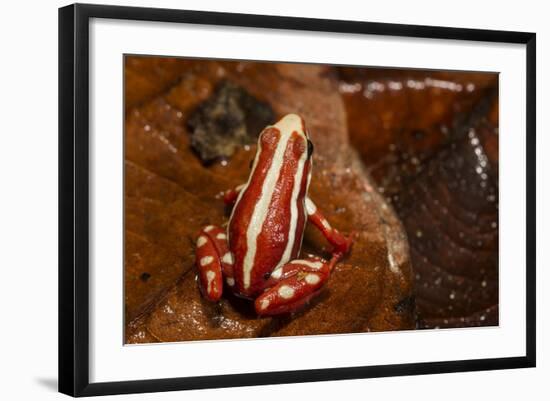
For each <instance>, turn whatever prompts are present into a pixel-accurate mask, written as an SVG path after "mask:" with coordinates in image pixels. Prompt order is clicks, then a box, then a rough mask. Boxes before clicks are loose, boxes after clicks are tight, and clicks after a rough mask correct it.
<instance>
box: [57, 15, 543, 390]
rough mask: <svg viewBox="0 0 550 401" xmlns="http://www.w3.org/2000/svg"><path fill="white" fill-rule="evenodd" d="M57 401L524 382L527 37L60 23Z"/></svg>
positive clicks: (531, 153)
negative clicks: (366, 383) (296, 387)
mask: <svg viewBox="0 0 550 401" xmlns="http://www.w3.org/2000/svg"><path fill="white" fill-rule="evenodd" d="M59 113H60V114H59V150H60V152H59V188H60V189H59V216H60V217H59V233H60V234H59V389H60V391H61V392H63V393H66V394H70V395H73V396H91V395H103V394H117V393H133V392H151V391H168V390H184V389H199V388H209V387H226V386H247V385H258V384H276V383H291V382H306V381H321V380H342V379H354V378H369V377H380V376H395V375H416V374H427V373H439V372H459V371H472V370H487V369H510V368H522V367H532V366H535V34H533V33H523V32H507V31H487V30H472V29H459V28H444V27H429V26H413V25H396V24H390V23H388V24H386V23H369V22H357V21H335V20H319V19H307V18H293V17H278V16H263V15H243V14H231V13H213V12H201V11H183V10H167V9H148V8H135V7H114V6H99V5H83V4H78V5H70V6H67V7H64V8H61V9H60V10H59Z"/></svg>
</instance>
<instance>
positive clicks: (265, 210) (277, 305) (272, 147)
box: [195, 114, 355, 316]
mask: <svg viewBox="0 0 550 401" xmlns="http://www.w3.org/2000/svg"><path fill="white" fill-rule="evenodd" d="M313 152H314V145H313V142H312V140H311V138H310V134H309V131H308V130H307V128H306V124H305V121H304V119H303V118H302V117H301V116H299V115H298V114H287V115H285V116H283V117H282V118H281V119H280V120H279V121H277V122H276V123H275V124H273V125H268V126H267V127H265V128H264V129H263V130H262V132H261V133H260V134H259V136H258V143H257V148H256V154H255V156H254V159H253V161H252V162H251V168H250V173H249V176H248V180H247V181H246V183H244V184H241V185H239V186H237V187H236V188H234V189H230V190H228V191H226V192H225V193H224V196H223V199H224V202H225V204H226V205H228V207H229V208H231V214H230V217H229V221H228V223H227V225H226V227H221V226H217V225H212V224H210V225H207V226H205V227H203V228H202V229H201V230H200V232H199V234H198V236H197V239H196V243H195V245H196V246H195V265H196V268H197V281H198V286H199V289H200V292H201V293H202V295H203V297H204V298H205V299H206V300H208V301H210V302H218V301H219V300H220V299H221V297H222V295H223V293H224V291H229V292H231V293H232V294H233V295H235V296H237V297H240V298H245V299H249V300H251V301H253V302H254V310H255V312H256V313H257V315H258V316H275V315H282V314H287V313H292V312H295V311H298V310H300V309H301V308H303V307H304V306H305V305H307V304H308V303H309V302H310V301H311V300H312V299H313V298H314V297H316V296H317V295H318V294H319V293H320V292H321V290H322V289H323V287H324V286H325V285H326V284H327V282H328V279H329V277H330V275H331V273H332V272H333V271H334V268H335V266H336V264H337V263H338V262H339V261H340V260H341V259H342V258H343V257H344V256H345V255H346V254H347V253H349V252H350V249H351V246H352V243H353V241H354V235H355V234H354V233H353V232H352V233H350V234H349V235H348V236H345V235H344V234H342V233H341V232H340V231H338V230H337V229H336V228H334V227H332V225H331V224H330V223H329V222H328V220H327V219H326V218H325V217H324V215H323V214H322V213H321V211H320V210H319V208H318V207H317V205H316V204H315V203H314V202H313V201H312V200H311V198H310V197H309V195H308V191H309V187H310V183H311V177H312V166H313ZM307 223H311V224H312V225H313V226H314V227H316V228H317V229H318V230H319V231H320V232H321V233H322V235H323V236H324V237H325V238H326V239H327V241H328V242H329V243H330V244H331V246H332V249H331V251H330V255H331V258H330V260H326V259H323V258H321V257H317V256H311V255H308V256H307V257H301V258H299V255H300V252H301V248H302V242H303V238H304V231H305V227H306V224H307Z"/></svg>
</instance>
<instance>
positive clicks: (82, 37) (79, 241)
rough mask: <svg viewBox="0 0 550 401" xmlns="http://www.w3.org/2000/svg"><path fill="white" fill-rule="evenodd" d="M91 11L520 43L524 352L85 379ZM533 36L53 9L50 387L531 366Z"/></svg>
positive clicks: (212, 384) (101, 9) (145, 388)
mask: <svg viewBox="0 0 550 401" xmlns="http://www.w3.org/2000/svg"><path fill="white" fill-rule="evenodd" d="M91 18H107V19H120V20H140V21H161V22H179V23H191V24H206V25H218V26H240V27H253V28H275V29H285V30H305V31H322V32H337V33H354V34H369V35H385V36H401V37H415V38H432V39H433V38H437V39H454V40H468V41H485V42H499V43H516V44H524V45H525V46H526V54H527V57H526V60H525V61H526V68H527V70H526V71H527V82H526V86H527V91H526V100H527V102H526V103H527V110H526V113H527V115H526V117H527V126H526V132H527V136H526V145H527V159H526V160H527V177H526V178H527V182H526V185H527V193H526V200H527V214H526V216H527V219H526V229H527V244H526V250H527V258H526V275H527V276H526V300H527V302H526V303H527V310H526V316H527V324H526V327H525V330H526V355H525V356H521V357H509V358H495V359H476V360H456V361H445V362H428V363H407V364H397V365H382V366H356V367H347V368H331V369H315V370H298V371H284V372H262V373H251V374H231V375H220V376H201V377H181V378H166V379H154V380H135V381H123V382H103V383H90V381H89V338H88V329H89V315H88V310H89V291H88V284H89V270H88V269H89V266H88V260H89V259H88V256H89V232H88V229H89V222H88V219H89V179H88V177H89V175H88V173H89V145H88V144H89V142H88V139H89V132H88V123H89V121H88V106H89V105H88V95H89V81H88V61H89V36H88V35H89V33H88V28H89V22H90V19H91ZM535 65H536V35H535V33H527V32H509V31H494V30H479V29H463V28H447V27H434V26H416V25H401V24H387V23H372V22H358V21H337V20H324V19H310V18H295V17H279V16H266V15H246V14H232V13H219V12H202V11H184V10H172V9H156V8H138V7H121V6H105V5H87V4H75V5H69V6H66V7H63V8H60V9H59V391H60V392H62V393H65V394H68V395H72V396H95V395H107V394H123V393H141V392H156V391H172V390H188V389H202V388H216V387H236V386H251V385H264V384H280V383H294V382H315V381H324V380H345V379H358V378H371V377H382V376H399V375H420V374H433V373H448V372H463V371H480V370H493V369H512V368H526V367H534V366H535V363H536V357H535V355H536V338H535V331H536V330H535V327H536V326H535V325H536V320H535V267H536V261H535V241H536V238H535V235H536V232H535V231H536V226H535V224H536V223H535V221H536V216H535V213H536V205H535V163H536V162H535V119H536V115H535V110H536V105H535V101H536V93H535V91H536V70H535V68H536V67H535Z"/></svg>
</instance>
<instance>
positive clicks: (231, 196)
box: [223, 184, 246, 206]
mask: <svg viewBox="0 0 550 401" xmlns="http://www.w3.org/2000/svg"><path fill="white" fill-rule="evenodd" d="M245 185H246V184H241V185H238V186H237V187H235V188H233V189H229V190H227V191H225V193H224V194H223V203H225V204H226V205H228V206H233V205H234V204H235V202H236V201H237V198H238V197H239V194H240V193H241V191H242V189H243V188H244V187H245Z"/></svg>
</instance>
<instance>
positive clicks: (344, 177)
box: [125, 61, 416, 343]
mask: <svg viewBox="0 0 550 401" xmlns="http://www.w3.org/2000/svg"><path fill="white" fill-rule="evenodd" d="M140 63H141V64H140V65H142V66H143V65H144V62H143V61H141V62H140ZM154 64H155V65H157V66H158V65H159V64H158V62H157V61H155V62H154ZM145 70H146V71H149V69H147V68H145ZM155 71H156V74H157V75H158V70H155ZM160 75H162V74H160ZM151 76H154V74H153V75H148V77H151ZM127 79H128V75H127ZM132 79H133V78H132ZM222 81H230V82H232V83H233V84H234V85H237V86H239V87H242V88H244V90H246V92H247V93H249V94H250V95H251V96H253V97H254V98H255V99H257V100H258V101H260V102H264V103H266V104H269V106H270V107H271V108H272V109H273V112H274V114H275V116H276V117H277V118H279V117H281V116H283V115H285V114H287V113H290V112H293V113H299V114H301V115H302V116H303V117H304V118H305V120H306V123H307V125H308V129H309V131H310V133H311V137H312V140H313V141H314V143H315V167H314V176H313V179H312V186H311V196H312V198H313V200H314V201H315V202H316V203H317V204H318V206H319V207H320V208H322V209H323V212H324V213H325V215H326V216H327V218H328V219H329V220H330V221H331V223H332V224H333V225H334V226H335V227H337V228H339V229H341V230H342V231H344V232H350V231H352V230H356V231H357V232H358V239H357V242H356V243H355V245H354V248H353V251H352V252H351V254H350V255H349V257H347V258H346V259H345V260H344V262H343V263H341V264H339V265H338V266H337V268H336V271H335V272H334V275H333V277H331V279H330V281H329V284H328V286H327V288H326V289H325V290H324V291H323V292H322V294H321V295H320V296H319V298H318V299H316V300H315V301H313V302H312V303H311V304H310V305H308V306H307V307H306V308H305V309H304V310H302V311H300V312H299V313H297V314H295V315H293V316H282V317H277V318H258V317H256V316H255V315H254V314H253V313H252V312H251V305H250V302H247V301H243V300H239V299H236V298H235V297H233V296H231V295H230V294H226V295H225V296H224V297H223V299H222V301H221V302H219V303H218V304H211V303H209V302H206V301H205V300H204V299H203V298H202V297H201V296H200V293H199V290H198V287H197V285H196V282H195V280H196V278H195V277H196V274H195V268H194V255H193V253H194V238H195V237H196V235H197V233H198V231H199V229H200V227H202V226H204V225H207V224H224V223H225V222H226V221H227V219H228V215H227V211H226V210H224V207H223V203H222V201H221V199H220V194H221V192H222V191H224V190H226V189H228V188H232V187H234V186H236V185H238V184H240V183H242V182H244V180H245V179H246V177H247V174H248V171H249V162H250V160H251V159H252V157H253V155H254V150H255V147H254V146H242V147H241V148H238V149H237V150H236V152H235V153H234V154H233V155H232V156H231V157H230V158H228V159H222V160H219V161H216V162H214V163H213V164H210V165H208V166H204V165H203V163H202V162H201V160H200V159H199V158H198V157H197V155H196V154H195V153H194V152H193V151H192V150H191V137H190V132H189V129H188V128H189V125H188V119H189V116H190V115H192V113H193V112H194V111H195V110H197V108H198V107H200V105H201V104H204V103H203V102H205V101H208V99H209V98H210V97H211V96H212V94H213V93H214V90H215V89H214V88H216V87H217V86H218V84H219V83H220V82H222ZM163 82H165V81H163ZM131 86H132V82H131V79H130V80H129V81H128V80H127V82H126V87H127V88H128V87H131ZM151 93H152V91H151V90H150V88H148V90H147V91H144V94H143V96H144V97H143V99H140V98H139V96H138V93H137V92H135V93H134V94H133V102H134V103H133V104H134V105H136V106H134V107H131V108H129V109H128V110H127V116H126V136H125V138H126V139H125V140H126V186H125V193H126V215H125V218H126V237H125V241H126V242H125V243H126V248H125V251H126V260H125V294H126V299H125V304H126V322H127V331H126V337H127V342H129V343H137V342H139V343H142V342H155V341H183V340H190V339H215V338H240V337H256V336H279V335H297V334H316V333H341V332H358V331H380V330H394V329H410V328H414V327H415V324H416V323H415V312H414V302H413V301H411V300H413V299H414V297H413V296H414V294H413V291H412V289H413V273H412V270H411V265H410V260H409V251H408V245H407V242H406V237H405V234H404V231H403V229H402V226H401V224H400V222H399V221H398V219H397V218H396V216H395V215H394V213H393V212H392V210H391V208H390V207H388V204H387V203H386V201H385V200H384V199H383V198H382V197H381V196H380V195H379V194H378V193H377V191H376V190H375V189H374V186H373V185H372V181H371V179H370V177H369V176H368V174H367V173H366V171H365V170H364V168H363V166H362V164H361V163H360V161H359V159H358V158H357V156H356V154H355V152H354V151H353V149H352V148H351V147H350V145H349V140H348V133H347V125H346V117H345V116H346V114H345V109H344V104H343V102H342V99H341V97H340V95H339V94H338V92H337V82H336V80H335V79H334V78H333V77H332V76H331V74H330V71H329V70H327V69H326V68H324V67H319V66H313V65H309V66H306V65H296V64H292V65H291V64H270V63H266V64H261V63H229V62H227V63H224V62H215V61H212V62H203V63H195V64H193V63H188V64H186V68H182V70H181V71H180V75H179V76H178V79H177V80H174V81H172V83H171V84H170V85H168V86H166V87H164V86H163V89H162V91H160V92H158V93H157V94H156V95H151ZM328 250H329V248H328V244H327V243H326V241H325V240H324V239H323V238H322V237H321V236H320V235H319V233H317V232H316V231H315V230H314V229H312V228H311V227H309V228H308V229H307V230H306V238H305V243H304V249H303V252H304V253H312V254H316V255H321V256H326V255H327V252H328Z"/></svg>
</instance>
